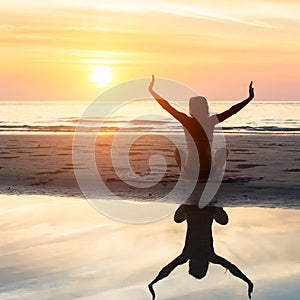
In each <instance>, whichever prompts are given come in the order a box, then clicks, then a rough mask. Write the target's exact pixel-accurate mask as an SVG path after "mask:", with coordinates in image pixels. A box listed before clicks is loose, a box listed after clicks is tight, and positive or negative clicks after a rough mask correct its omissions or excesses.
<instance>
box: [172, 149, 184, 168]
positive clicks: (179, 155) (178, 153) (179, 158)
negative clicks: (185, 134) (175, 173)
mask: <svg viewBox="0 0 300 300" xmlns="http://www.w3.org/2000/svg"><path fill="white" fill-rule="evenodd" d="M174 157H175V160H176V163H177V165H178V168H179V171H181V170H182V166H183V165H184V163H185V158H186V154H185V152H184V151H183V150H181V149H178V148H176V149H175V150H174Z"/></svg>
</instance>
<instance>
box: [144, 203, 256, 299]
mask: <svg viewBox="0 0 300 300" xmlns="http://www.w3.org/2000/svg"><path fill="white" fill-rule="evenodd" d="M184 220H187V224H188V227H187V233H186V239H185V245H184V248H183V251H182V253H181V254H180V255H179V256H178V257H176V258H175V259H174V260H173V261H171V262H170V263H169V264H168V265H166V266H165V267H164V268H162V270H161V271H160V272H159V274H158V275H157V277H156V278H155V279H154V280H153V281H152V282H151V283H150V284H149V285H148V287H149V290H150V292H151V294H152V296H153V299H155V293H154V289H153V284H154V283H156V282H158V281H159V280H161V279H163V278H165V277H167V276H168V275H169V274H170V273H171V272H172V271H173V270H174V269H175V268H176V267H177V266H178V265H181V264H184V263H186V262H189V274H190V275H192V276H194V277H195V278H197V279H201V278H203V277H205V275H206V273H207V270H208V265H209V263H210V262H211V263H213V264H219V265H221V266H223V267H224V268H226V269H228V270H229V271H230V272H231V274H233V275H234V276H236V277H238V278H240V279H242V280H244V281H245V282H246V283H247V284H248V296H249V298H250V299H251V293H252V291H253V283H252V282H251V281H250V279H249V278H247V276H246V275H245V274H243V273H242V272H241V271H240V270H239V269H238V268H237V267H236V266H235V265H233V264H232V263H231V262H229V261H228V260H226V259H224V258H223V257H221V256H218V255H217V254H216V253H215V251H214V247H213V237H212V229H211V226H212V223H213V220H216V222H217V223H219V224H221V225H226V224H227V223H228V216H227V214H226V212H225V211H224V210H223V208H221V207H215V206H206V207H204V208H199V207H198V206H192V205H181V206H180V207H179V208H178V209H177V211H176V213H175V215H174V221H175V222H176V223H181V222H183V221H184Z"/></svg>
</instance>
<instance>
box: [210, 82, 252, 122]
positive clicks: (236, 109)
mask: <svg viewBox="0 0 300 300" xmlns="http://www.w3.org/2000/svg"><path fill="white" fill-rule="evenodd" d="M252 84H253V82H252V81H251V83H250V85H249V97H248V98H247V99H245V100H244V101H242V102H240V103H238V104H235V105H233V106H232V107H231V108H230V109H228V110H226V111H224V112H222V113H220V114H217V115H216V116H217V119H218V121H219V122H223V121H225V120H226V119H228V118H229V117H231V116H232V115H234V114H236V113H237V112H239V111H240V110H241V109H242V108H243V107H245V106H246V105H247V104H248V103H249V102H250V101H251V100H252V99H253V98H254V88H253V87H252Z"/></svg>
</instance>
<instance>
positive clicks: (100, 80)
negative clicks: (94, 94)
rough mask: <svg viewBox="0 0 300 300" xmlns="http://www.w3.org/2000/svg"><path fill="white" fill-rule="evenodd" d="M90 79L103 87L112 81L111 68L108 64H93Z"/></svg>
mask: <svg viewBox="0 0 300 300" xmlns="http://www.w3.org/2000/svg"><path fill="white" fill-rule="evenodd" d="M91 81H92V82H94V83H96V84H97V86H99V87H105V86H106V85H107V84H108V83H110V82H111V81H112V74H111V68H110V67H108V66H95V67H93V68H92V74H91Z"/></svg>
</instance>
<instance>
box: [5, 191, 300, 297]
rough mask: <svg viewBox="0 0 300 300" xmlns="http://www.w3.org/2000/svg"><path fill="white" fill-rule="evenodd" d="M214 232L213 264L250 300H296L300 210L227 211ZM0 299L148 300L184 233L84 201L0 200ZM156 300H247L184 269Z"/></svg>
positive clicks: (218, 277)
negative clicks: (121, 217)
mask: <svg viewBox="0 0 300 300" xmlns="http://www.w3.org/2000/svg"><path fill="white" fill-rule="evenodd" d="M226 211H227V213H228V215H229V219H230V221H229V224H228V225H227V226H221V225H218V224H214V225H213V234H214V245H215V251H216V253H217V254H219V255H221V256H224V257H225V258H227V259H228V260H230V261H231V262H233V263H234V264H236V265H237V266H238V267H239V268H240V269H241V270H242V271H243V272H244V273H245V274H246V275H247V276H249V278H251V280H252V281H253V282H254V284H255V288H254V294H253V299H257V300H260V299H261V300H273V299H292V300H293V299H295V300H296V299H298V297H299V276H300V273H299V270H300V265H299V262H300V253H299V251H298V250H299V246H300V245H299V233H300V227H299V224H300V222H299V221H300V215H299V210H286V209H284V210H283V209H265V208H228V209H227V210H226ZM0 214H1V218H0V226H1V233H0V268H1V272H0V298H1V299H6V300H8V299H22V300H27V299H30V300H46V299H47V300H52V299H66V300H71V299H86V300H94V299H95V300H96V299H106V300H114V299H124V300H127V299H128V300H144V299H150V298H151V297H150V294H149V292H148V290H147V284H148V283H149V282H150V281H151V280H152V279H153V277H154V276H155V275H156V274H157V273H158V271H159V270H160V269H161V267H162V266H164V265H165V264H166V263H168V262H169V261H170V260H172V259H173V258H174V257H175V256H177V255H178V254H179V253H180V252H181V250H182V247H183V244H184V237H185V229H186V224H185V223H182V224H176V223H174V222H173V221H172V217H171V216H169V217H167V218H165V219H164V220H161V221H159V222H153V223H150V224H144V225H140V226H137V225H130V224H124V223H119V222H115V221H113V220H110V219H108V218H106V217H104V216H103V215H101V214H99V213H98V212H97V211H96V210H95V209H93V208H92V207H91V206H89V205H88V204H87V202H86V201H83V200H82V199H76V198H74V197H73V198H66V197H57V196H56V197H54V196H53V197H50V196H26V195H23V196H16V195H8V196H3V195H1V196H0ZM155 289H156V292H157V296H158V297H157V299H187V300H193V299H198V298H199V297H201V299H204V300H212V299H227V300H229V299H231V300H241V299H248V298H247V287H246V284H245V283H244V282H242V281H241V280H239V279H236V278H234V277H233V276H232V275H231V274H230V273H229V272H226V273H225V270H224V268H222V267H220V266H217V265H213V264H211V265H210V266H209V271H208V274H207V276H206V277H205V278H204V279H202V280H200V281H199V280H196V279H195V278H193V277H191V276H189V275H188V266H187V265H182V266H180V267H178V268H177V269H176V270H174V272H173V273H172V274H171V275H170V276H169V277H168V278H166V279H164V280H162V281H161V282H160V283H159V284H157V285H156V286H155Z"/></svg>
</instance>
